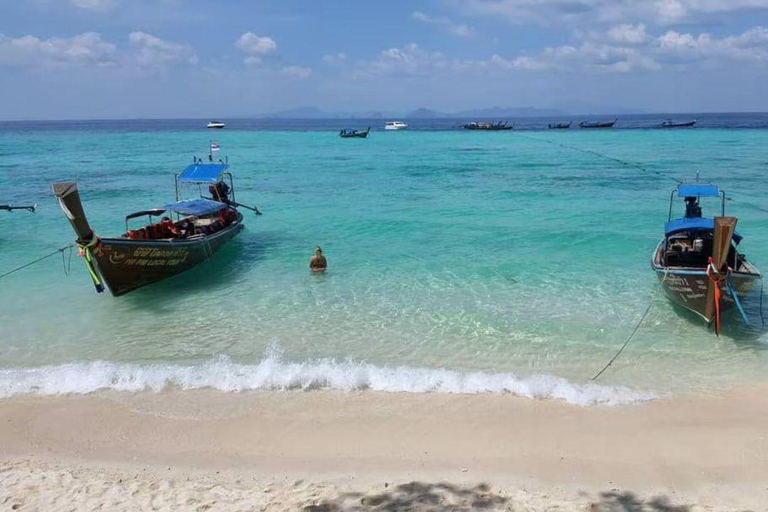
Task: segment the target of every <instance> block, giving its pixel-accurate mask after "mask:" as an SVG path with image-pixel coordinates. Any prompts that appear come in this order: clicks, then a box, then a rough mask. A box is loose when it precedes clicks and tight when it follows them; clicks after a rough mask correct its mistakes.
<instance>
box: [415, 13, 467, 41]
mask: <svg viewBox="0 0 768 512" xmlns="http://www.w3.org/2000/svg"><path fill="white" fill-rule="evenodd" d="M411 19H413V20H416V21H421V22H422V23H427V24H429V25H436V26H439V27H441V28H442V29H443V30H445V31H446V32H448V33H449V34H451V35H454V36H458V37H471V36H472V33H473V32H472V29H471V28H470V27H468V26H467V25H464V24H462V23H454V22H453V21H451V20H450V19H449V18H444V17H437V16H428V15H426V14H424V13H423V12H419V11H414V12H413V13H411Z"/></svg>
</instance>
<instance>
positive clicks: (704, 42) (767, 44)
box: [655, 27, 768, 64]
mask: <svg viewBox="0 0 768 512" xmlns="http://www.w3.org/2000/svg"><path fill="white" fill-rule="evenodd" d="M655 43H656V49H657V53H658V54H660V55H661V56H663V57H665V58H667V59H669V60H671V61H674V62H677V63H683V64H685V63H687V64H692V63H695V62H697V61H708V62H710V63H716V62H722V61H753V62H756V63H763V64H768V29H767V28H765V27H754V28H752V29H749V30H747V31H746V32H743V33H742V34H740V35H737V36H728V37H724V38H720V39H718V38H714V37H712V36H711V35H710V34H708V33H706V32H705V33H701V34H698V35H693V34H688V33H680V32H676V31H674V30H670V31H668V32H666V33H665V34H663V35H662V36H660V37H659V38H658V39H657V40H656V41H655Z"/></svg>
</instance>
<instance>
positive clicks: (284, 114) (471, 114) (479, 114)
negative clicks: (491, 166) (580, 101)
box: [259, 107, 566, 119]
mask: <svg viewBox="0 0 768 512" xmlns="http://www.w3.org/2000/svg"><path fill="white" fill-rule="evenodd" d="M561 115H566V113H565V112H564V111H562V110H559V109H545V108H534V107H491V108H480V109H472V110H461V111H458V112H440V111H438V110H433V109H429V108H417V109H415V110H410V111H407V112H397V111H381V110H369V111H362V112H334V111H326V110H322V109H320V108H318V107H297V108H292V109H288V110H281V111H278V112H271V113H268V114H262V115H261V116H259V117H264V118H267V119H383V118H385V117H386V118H393V119H394V118H404V119H436V118H482V119H492V118H506V117H516V118H518V117H547V116H561Z"/></svg>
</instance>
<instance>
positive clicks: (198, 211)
mask: <svg viewBox="0 0 768 512" xmlns="http://www.w3.org/2000/svg"><path fill="white" fill-rule="evenodd" d="M163 208H165V210H166V211H169V212H176V213H180V214H181V215H194V216H196V217H200V216H202V215H210V214H212V213H216V212H218V211H219V210H223V209H224V208H227V205H226V204H224V203H220V202H218V201H211V200H210V199H190V200H188V201H179V202H178V203H171V204H167V205H165V206H164V207H163Z"/></svg>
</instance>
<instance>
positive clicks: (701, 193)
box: [677, 183, 720, 197]
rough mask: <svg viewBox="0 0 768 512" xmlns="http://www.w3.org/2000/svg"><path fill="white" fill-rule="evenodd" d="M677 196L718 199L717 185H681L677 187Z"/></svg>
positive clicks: (718, 190)
mask: <svg viewBox="0 0 768 512" xmlns="http://www.w3.org/2000/svg"><path fill="white" fill-rule="evenodd" d="M677 195H678V196H679V197H718V196H719V195H720V189H718V188H717V185H705V184H699V183H681V184H680V185H678V186H677Z"/></svg>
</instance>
